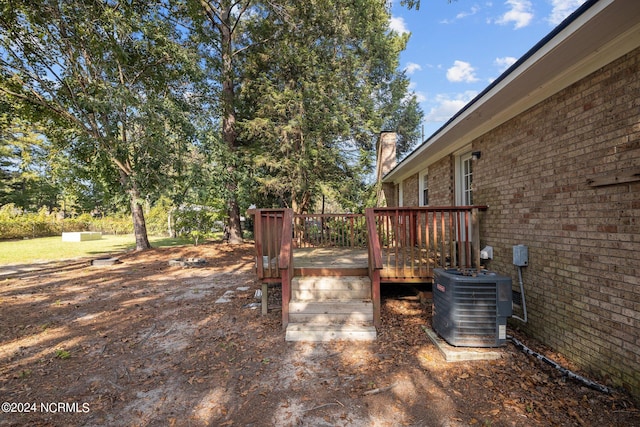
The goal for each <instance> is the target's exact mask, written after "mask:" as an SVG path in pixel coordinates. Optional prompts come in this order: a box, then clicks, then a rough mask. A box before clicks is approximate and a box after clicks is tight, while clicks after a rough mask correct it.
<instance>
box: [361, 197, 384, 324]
mask: <svg viewBox="0 0 640 427" xmlns="http://www.w3.org/2000/svg"><path fill="white" fill-rule="evenodd" d="M365 217H366V224H367V234H368V235H369V236H375V235H376V234H377V230H376V217H375V212H374V210H373V209H367V210H366V211H365ZM367 251H368V253H369V279H370V280H371V302H372V303H373V324H374V326H375V327H376V328H379V327H380V320H381V319H380V299H381V297H380V271H381V270H382V250H381V248H380V239H376V238H369V239H368V240H367Z"/></svg>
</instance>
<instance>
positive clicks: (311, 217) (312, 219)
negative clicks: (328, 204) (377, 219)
mask: <svg viewBox="0 0 640 427" xmlns="http://www.w3.org/2000/svg"><path fill="white" fill-rule="evenodd" d="M294 224H295V226H294V236H295V237H294V244H295V247H296V248H328V247H341V248H345V247H347V248H363V249H364V248H366V247H367V230H366V226H365V219H364V215H360V214H304V215H294Z"/></svg>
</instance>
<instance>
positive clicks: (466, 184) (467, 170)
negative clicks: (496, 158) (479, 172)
mask: <svg viewBox="0 0 640 427" xmlns="http://www.w3.org/2000/svg"><path fill="white" fill-rule="evenodd" d="M457 160H458V161H457V164H456V171H457V173H456V203H457V204H458V205H462V206H464V205H473V160H472V158H471V152H468V153H464V154H462V155H460V156H459V157H458V159H457Z"/></svg>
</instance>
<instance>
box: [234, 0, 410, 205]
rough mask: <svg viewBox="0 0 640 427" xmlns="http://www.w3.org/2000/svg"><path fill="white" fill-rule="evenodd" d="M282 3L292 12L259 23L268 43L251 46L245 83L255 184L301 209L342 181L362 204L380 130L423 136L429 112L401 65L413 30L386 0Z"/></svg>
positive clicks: (244, 126)
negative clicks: (399, 27) (396, 23)
mask: <svg viewBox="0 0 640 427" xmlns="http://www.w3.org/2000/svg"><path fill="white" fill-rule="evenodd" d="M283 10H285V15H286V19H282V20H275V21H273V22H272V23H271V25H262V26H260V27H259V29H260V32H259V33H258V35H257V36H258V37H259V38H260V39H263V40H266V42H264V43H261V44H259V45H256V46H253V47H252V49H250V50H248V51H247V52H246V54H245V55H246V56H245V58H246V59H245V61H244V63H243V65H244V69H243V71H244V73H243V77H244V80H243V81H242V82H241V84H240V85H239V89H240V90H239V94H240V104H239V105H242V106H243V109H242V110H241V111H240V112H241V114H242V120H241V121H240V122H239V127H240V129H241V134H240V138H241V139H242V141H243V142H244V143H245V144H246V145H247V146H248V147H249V148H248V150H247V153H248V154H249V156H248V157H249V158H250V159H251V161H252V168H251V169H252V170H253V171H254V182H255V187H256V192H257V193H259V194H271V195H273V197H274V198H276V199H279V200H280V201H281V204H283V205H287V206H291V207H293V208H294V209H295V210H296V211H297V212H303V211H307V210H308V209H310V208H311V206H313V202H314V199H315V198H317V197H318V196H319V195H320V193H321V191H323V189H327V188H334V189H335V190H336V191H337V192H338V193H340V194H341V195H344V196H345V197H344V201H345V202H347V205H350V207H351V206H352V205H354V204H355V205H359V206H360V208H361V207H362V205H363V196H364V195H365V194H366V193H367V190H366V185H365V184H364V181H365V180H366V176H367V174H368V173H369V171H370V169H371V164H372V160H373V156H374V154H375V149H374V144H373V142H374V141H375V140H376V137H377V134H378V133H379V131H380V130H381V129H382V128H385V129H393V130H397V131H400V132H401V133H402V134H403V135H404V137H403V138H404V140H406V141H407V144H409V145H410V144H411V143H412V142H413V141H414V140H415V139H416V135H417V133H416V129H417V127H418V124H419V122H420V119H421V112H420V110H419V107H418V106H417V102H416V101H415V97H408V96H407V93H408V83H409V82H408V79H407V78H406V76H405V75H404V74H402V73H400V72H398V71H397V68H398V61H399V53H400V51H401V50H402V49H404V47H405V45H406V42H407V36H403V35H398V34H396V33H394V32H392V31H390V30H389V12H388V10H387V9H386V8H385V6H384V3H382V2H377V1H370V0H360V1H356V2H353V1H343V0H331V1H326V0H323V1H319V0H316V1H309V0H305V1H296V2H292V3H287V4H286V6H283ZM401 139H402V138H401ZM346 182H349V183H351V185H345V183H346ZM349 200H351V201H352V202H351V203H349ZM353 202H355V203H353Z"/></svg>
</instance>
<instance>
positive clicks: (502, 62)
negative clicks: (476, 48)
mask: <svg viewBox="0 0 640 427" xmlns="http://www.w3.org/2000/svg"><path fill="white" fill-rule="evenodd" d="M516 61H517V59H516V58H514V57H513V56H504V57H502V58H496V59H495V61H493V63H494V64H495V65H497V66H498V68H499V69H500V72H501V73H502V72H503V71H505V70H506V69H507V68H509V67H511V66H512V65H513V64H515V62H516Z"/></svg>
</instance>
